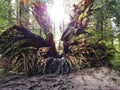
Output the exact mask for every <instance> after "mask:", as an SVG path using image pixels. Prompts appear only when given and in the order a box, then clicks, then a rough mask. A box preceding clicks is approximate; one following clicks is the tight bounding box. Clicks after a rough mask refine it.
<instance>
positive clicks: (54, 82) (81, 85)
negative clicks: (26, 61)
mask: <svg viewBox="0 0 120 90" xmlns="http://www.w3.org/2000/svg"><path fill="white" fill-rule="evenodd" d="M0 90H120V72H118V71H115V70H112V69H110V68H106V67H99V68H90V69H84V70H80V71H79V72H75V73H70V74H69V75H55V74H49V75H43V76H32V77H27V76H26V75H9V76H4V77H0Z"/></svg>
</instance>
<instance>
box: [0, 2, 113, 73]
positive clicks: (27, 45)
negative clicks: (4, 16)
mask: <svg viewBox="0 0 120 90" xmlns="http://www.w3.org/2000/svg"><path fill="white" fill-rule="evenodd" d="M93 3H94V0H88V1H86V0H82V2H80V3H79V4H78V5H74V13H75V14H74V15H73V17H72V19H71V22H70V23H69V24H68V27H67V28H66V30H65V31H64V33H63V35H62V37H61V40H62V41H63V42H64V44H63V47H64V50H63V54H62V55H58V52H57V50H56V48H55V42H54V40H53V35H52V32H50V23H48V20H49V17H48V15H47V11H46V6H45V5H44V4H42V3H41V2H36V3H33V4H32V5H33V7H32V9H33V15H34V16H35V18H36V20H37V21H38V23H39V25H40V26H41V30H42V31H43V32H44V34H45V35H46V39H45V40H44V39H43V38H42V37H40V36H37V35H35V34H33V33H31V32H30V31H29V30H27V29H26V28H25V27H22V26H13V27H11V28H9V29H8V30H6V31H5V32H4V33H3V34H2V35H1V36H0V51H1V54H2V57H3V58H4V61H5V62H6V65H5V71H12V72H16V73H20V72H23V73H26V74H28V75H36V74H48V73H57V74H65V73H69V72H72V71H76V70H79V69H82V68H86V67H93V66H103V65H106V64H107V65H108V64H109V60H110V59H111V58H113V56H114V52H113V50H112V49H111V48H107V46H106V45H105V44H104V43H101V42H102V41H101V40H98V41H96V42H92V43H90V42H87V39H88V38H87V36H89V35H88V33H87V31H86V29H87V26H88V22H89V20H90V18H89V16H90V15H91V11H92V10H91V9H92V6H93ZM43 16H45V18H43Z"/></svg>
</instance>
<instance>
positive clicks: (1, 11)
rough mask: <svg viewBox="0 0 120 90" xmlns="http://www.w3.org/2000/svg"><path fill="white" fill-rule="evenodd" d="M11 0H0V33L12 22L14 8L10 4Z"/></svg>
mask: <svg viewBox="0 0 120 90" xmlns="http://www.w3.org/2000/svg"><path fill="white" fill-rule="evenodd" d="M10 2H11V0H1V1H0V34H1V33H2V32H3V31H4V30H5V29H7V28H8V27H10V26H11V25H12V24H13V22H14V20H15V19H14V17H13V16H14V10H13V8H12V5H11V3H10Z"/></svg>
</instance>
